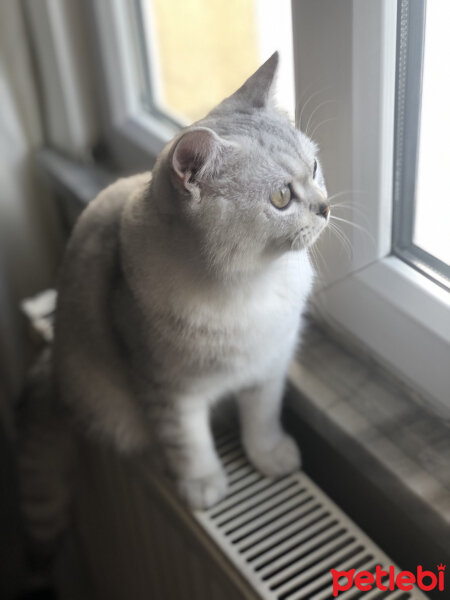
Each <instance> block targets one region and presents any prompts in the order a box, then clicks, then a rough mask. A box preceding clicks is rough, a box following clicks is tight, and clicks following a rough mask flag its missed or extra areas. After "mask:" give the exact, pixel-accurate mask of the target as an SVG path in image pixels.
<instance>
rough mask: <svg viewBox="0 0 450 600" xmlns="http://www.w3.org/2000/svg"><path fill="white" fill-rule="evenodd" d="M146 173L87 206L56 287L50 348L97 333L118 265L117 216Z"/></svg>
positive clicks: (113, 186) (118, 184)
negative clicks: (55, 306) (90, 333)
mask: <svg viewBox="0 0 450 600" xmlns="http://www.w3.org/2000/svg"><path fill="white" fill-rule="evenodd" d="M150 177H151V175H150V173H143V174H139V175H134V176H132V177H127V178H123V179H119V180H117V181H116V182H115V183H113V184H111V185H110V186H108V187H107V188H105V189H104V190H102V192H100V194H99V195H98V196H97V197H96V198H95V199H94V200H93V201H92V202H91V203H90V204H89V205H88V207H87V208H86V209H85V210H84V212H83V213H82V214H81V216H80V218H79V219H78V221H77V223H76V225H75V227H74V230H73V232H72V235H71V237H70V240H69V243H68V245H67V248H66V252H65V256H64V260H63V264H62V268H61V271H60V278H59V282H58V308H57V313H56V323H55V343H56V347H57V348H58V350H62V349H63V348H64V349H65V347H67V346H70V344H71V343H72V341H73V340H72V338H79V336H80V332H82V333H84V334H86V332H87V330H88V329H89V330H90V331H95V330H96V329H98V323H99V316H100V314H101V313H102V312H104V309H105V306H106V304H107V302H108V297H109V295H110V293H111V285H112V281H113V278H114V273H115V272H116V270H117V265H118V240H119V226H120V217H121V214H122V211H123V207H124V206H125V205H126V203H127V201H128V200H129V198H130V197H131V196H132V195H133V194H134V193H138V192H139V190H140V189H141V188H144V187H145V185H146V184H147V182H148V181H149V180H150Z"/></svg>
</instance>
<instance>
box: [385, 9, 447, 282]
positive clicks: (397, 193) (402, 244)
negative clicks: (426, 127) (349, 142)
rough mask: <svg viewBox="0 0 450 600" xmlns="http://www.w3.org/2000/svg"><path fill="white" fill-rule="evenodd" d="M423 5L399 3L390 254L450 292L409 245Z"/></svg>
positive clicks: (431, 260)
mask: <svg viewBox="0 0 450 600" xmlns="http://www.w3.org/2000/svg"><path fill="white" fill-rule="evenodd" d="M425 18H426V2H425V0H419V1H417V0H416V1H415V2H410V0H400V1H399V3H398V27H397V37H398V48H397V73H398V76H397V98H396V114H395V120H396V125H395V129H396V130H395V164H394V220H393V229H392V249H393V253H394V254H395V255H396V256H398V257H399V258H401V259H402V260H403V261H405V262H406V263H408V264H409V265H411V266H412V267H414V268H415V269H417V270H418V271H420V272H421V273H423V274H424V275H426V276H427V277H430V278H431V279H432V280H434V281H436V282H437V283H438V284H439V285H442V286H443V287H444V288H445V289H447V290H448V289H449V280H448V277H446V276H445V275H444V274H445V273H446V272H447V273H448V272H449V267H448V266H447V265H445V264H444V263H443V262H442V261H441V260H439V259H438V258H436V257H435V256H433V255H432V254H430V253H429V252H427V251H425V250H424V249H422V248H420V247H419V246H417V245H416V244H414V241H413V240H414V226H415V216H416V215H415V213H416V187H417V177H416V174H417V169H418V159H419V141H420V113H421V104H422V76H423V62H424V50H425V29H424V26H425Z"/></svg>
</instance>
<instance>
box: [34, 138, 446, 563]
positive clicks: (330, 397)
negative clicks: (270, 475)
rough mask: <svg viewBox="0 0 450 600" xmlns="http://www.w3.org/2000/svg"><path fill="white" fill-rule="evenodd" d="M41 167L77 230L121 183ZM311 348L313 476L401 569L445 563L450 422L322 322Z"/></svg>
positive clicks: (303, 407)
mask: <svg viewBox="0 0 450 600" xmlns="http://www.w3.org/2000/svg"><path fill="white" fill-rule="evenodd" d="M38 166H39V168H40V169H41V171H43V172H44V173H45V175H46V176H47V178H48V179H49V180H50V183H51V185H53V186H54V187H55V191H57V192H58V195H59V197H60V198H61V199H62V206H61V209H62V212H63V213H64V214H65V215H66V216H67V214H68V213H70V214H69V218H70V219H71V222H70V223H69V225H70V224H73V220H74V219H75V218H76V216H77V215H78V214H79V213H80V212H81V210H82V209H83V208H84V207H85V206H86V204H87V202H88V201H89V200H90V199H92V198H93V197H94V196H95V195H96V194H97V193H98V192H99V191H100V190H101V189H102V188H103V187H104V186H105V185H106V184H107V183H110V182H111V181H112V180H113V179H114V177H115V176H114V174H113V173H111V172H107V171H105V170H103V169H100V168H98V167H96V166H95V165H94V164H90V165H82V164H79V163H76V162H74V161H72V160H70V159H66V158H63V157H62V156H61V155H59V154H58V153H57V152H54V151H52V150H41V151H40V152H39V153H38ZM302 348H303V351H302V352H301V354H300V356H299V358H298V361H297V362H296V363H294V364H293V366H292V369H291V372H290V381H291V384H292V385H291V388H290V389H289V391H288V394H287V407H286V408H287V416H288V419H287V426H288V427H289V428H292V429H294V430H296V432H297V433H298V434H299V435H300V438H299V441H300V444H301V446H302V449H303V453H304V465H305V470H306V471H307V472H308V473H309V474H310V475H311V477H312V478H313V479H315V480H316V481H317V482H318V483H319V484H320V485H321V486H322V487H323V489H324V490H325V491H326V492H327V493H328V494H329V495H330V496H331V497H332V498H334V499H335V500H336V501H337V503H338V504H339V505H340V506H341V507H342V508H343V509H344V510H346V511H347V512H348V513H349V514H350V516H351V517H352V518H354V519H355V520H356V521H357V522H359V524H360V525H361V526H362V527H363V529H365V530H366V531H367V533H369V535H371V536H372V537H373V538H374V540H375V541H377V542H378V543H379V545H380V546H381V547H384V548H385V549H386V550H387V551H388V552H389V553H391V554H392V556H393V558H394V559H395V560H397V562H398V563H399V564H400V565H401V566H403V567H406V566H408V563H409V564H411V566H412V567H413V568H415V567H416V566H417V564H423V565H425V564H428V563H430V561H431V562H432V561H434V560H436V561H439V562H442V561H444V562H445V560H446V558H447V555H448V554H449V551H448V540H449V539H450V417H447V418H443V417H442V415H440V416H438V415H435V414H433V411H432V408H431V407H430V406H427V405H425V404H424V403H423V402H422V401H421V399H420V398H419V397H418V395H417V394H415V393H413V392H411V391H409V390H407V389H406V388H405V387H404V386H403V385H402V384H400V383H399V382H398V381H397V380H396V379H395V378H394V377H393V376H392V375H391V373H390V372H388V371H387V370H385V369H383V368H382V367H380V366H379V365H378V364H376V363H375V362H373V361H371V360H370V359H366V358H365V357H364V358H361V357H360V356H359V355H358V356H356V355H354V354H352V352H351V350H349V349H348V348H347V347H343V346H341V345H340V344H338V343H337V342H335V341H333V340H332V339H331V338H330V337H329V336H328V335H327V334H326V333H324V332H323V331H322V330H321V329H320V328H319V327H318V326H317V325H315V324H312V323H310V325H309V327H307V329H306V331H305V336H304V342H303V344H302ZM297 424H298V426H297ZM418 561H421V562H418ZM414 562H415V564H412V563H414ZM449 562H450V556H449Z"/></svg>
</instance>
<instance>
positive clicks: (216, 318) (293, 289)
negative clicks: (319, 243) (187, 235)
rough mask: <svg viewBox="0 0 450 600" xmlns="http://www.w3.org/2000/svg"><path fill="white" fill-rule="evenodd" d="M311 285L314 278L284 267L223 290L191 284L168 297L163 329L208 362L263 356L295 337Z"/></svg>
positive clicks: (238, 363)
mask: <svg viewBox="0 0 450 600" xmlns="http://www.w3.org/2000/svg"><path fill="white" fill-rule="evenodd" d="M309 288H310V280H309V278H307V279H305V277H304V278H303V280H302V279H301V278H300V277H299V273H298V271H297V270H295V271H294V270H292V271H291V272H289V270H287V269H283V270H280V272H275V273H271V274H269V275H268V276H267V277H264V278H261V279H260V280H257V281H252V282H248V283H246V284H243V285H241V286H236V287H234V288H233V287H232V288H230V289H228V290H224V291H222V293H220V291H213V292H211V290H202V289H198V288H195V287H192V288H191V289H185V290H184V293H183V294H174V295H173V296H172V297H166V301H167V305H166V307H167V308H168V313H167V315H168V318H167V320H166V321H164V319H162V320H161V321H160V326H161V327H162V329H163V330H164V329H165V330H164V332H161V333H163V335H164V336H165V338H166V340H167V341H168V342H169V343H173V344H175V345H176V346H177V347H178V348H181V349H182V351H183V352H185V353H187V352H188V353H191V354H192V355H193V356H194V357H195V358H196V359H197V360H198V361H199V362H202V363H204V362H210V363H211V364H215V365H216V366H219V367H223V368H225V369H230V368H233V366H236V367H237V368H240V367H241V366H242V365H241V363H242V361H253V362H258V361H259V362H260V359H259V357H261V360H262V359H263V358H264V357H268V356H269V355H271V354H276V353H277V352H279V351H280V347H283V346H284V345H285V344H287V343H291V338H292V337H293V336H295V335H296V332H297V329H298V321H299V318H300V313H301V311H302V308H303V304H304V302H305V299H306V297H307V295H308V292H309Z"/></svg>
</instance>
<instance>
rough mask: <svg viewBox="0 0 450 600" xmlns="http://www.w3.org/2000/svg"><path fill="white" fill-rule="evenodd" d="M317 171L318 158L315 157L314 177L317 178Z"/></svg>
mask: <svg viewBox="0 0 450 600" xmlns="http://www.w3.org/2000/svg"><path fill="white" fill-rule="evenodd" d="M316 173H317V160H316V159H314V166H313V179H315V178H316Z"/></svg>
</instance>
